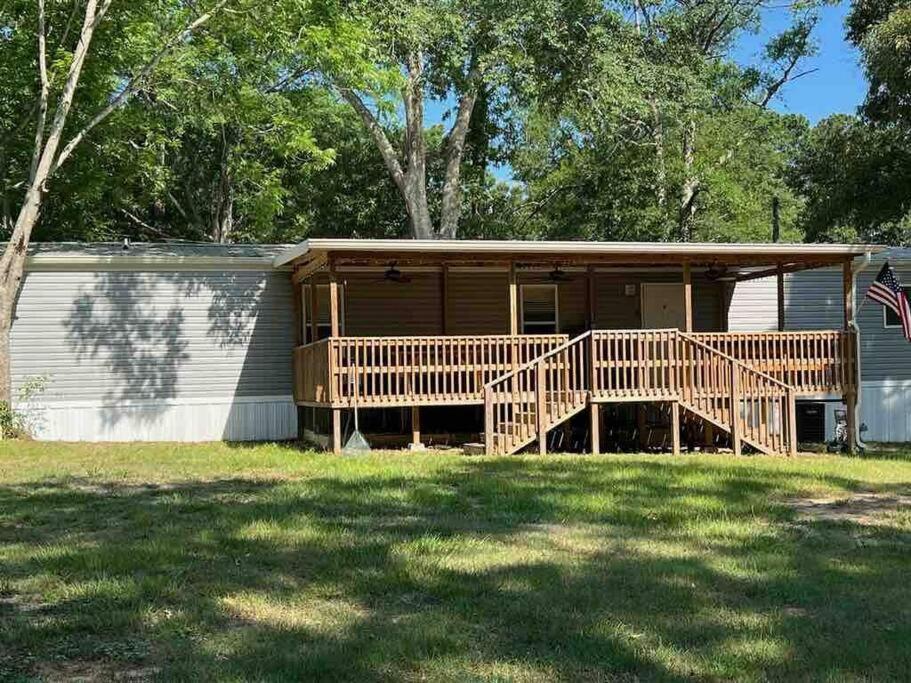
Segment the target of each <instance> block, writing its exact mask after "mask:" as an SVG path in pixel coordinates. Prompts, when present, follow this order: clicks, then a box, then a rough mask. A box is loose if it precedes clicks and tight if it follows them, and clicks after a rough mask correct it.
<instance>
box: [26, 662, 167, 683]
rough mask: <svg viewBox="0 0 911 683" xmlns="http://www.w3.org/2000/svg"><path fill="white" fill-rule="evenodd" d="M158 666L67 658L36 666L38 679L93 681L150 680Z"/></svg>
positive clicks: (81, 682) (85, 682)
mask: <svg viewBox="0 0 911 683" xmlns="http://www.w3.org/2000/svg"><path fill="white" fill-rule="evenodd" d="M158 671H159V670H158V667H153V666H136V665H132V666H131V665H129V664H125V663H122V662H110V661H85V660H69V661H61V662H48V663H43V664H41V665H40V666H39V667H38V672H37V673H38V677H39V680H44V681H74V682H75V681H79V682H80V683H95V682H96V681H98V682H104V683H110V682H111V681H133V682H137V681H150V680H152V679H153V678H155V676H156V675H157V674H158Z"/></svg>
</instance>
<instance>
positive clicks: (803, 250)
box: [274, 239, 887, 279]
mask: <svg viewBox="0 0 911 683" xmlns="http://www.w3.org/2000/svg"><path fill="white" fill-rule="evenodd" d="M886 248H887V247H884V246H879V245H864V244H781V243H777V244H774V243H769V244H716V243H660V242H576V241H573V242H543V241H542V242H533V241H518V240H515V241H503V240H360V239H312V240H307V241H305V242H301V243H300V244H298V245H295V246H293V247H290V248H288V249H286V250H284V251H283V252H281V253H280V254H278V255H277V256H276V257H275V260H274V265H275V266H276V267H280V266H285V265H288V264H294V265H295V267H296V268H298V269H299V270H303V271H309V272H314V271H316V270H319V269H321V268H322V267H324V266H326V265H327V264H328V263H330V262H331V263H332V264H333V265H337V266H338V265H352V266H354V265H356V266H370V265H388V264H389V263H390V262H393V261H395V262H397V263H399V264H405V265H411V266H443V265H504V266H505V265H508V264H512V263H515V264H517V265H521V266H551V267H552V266H555V265H590V266H604V267H625V268H629V267H635V268H648V267H662V266H664V267H667V266H673V265H683V264H684V263H688V264H690V265H691V266H696V267H699V266H703V267H712V266H725V267H729V268H732V269H734V272H732V273H730V275H731V276H733V277H737V278H739V279H743V278H748V277H760V276H764V275H767V274H771V273H766V272H765V271H766V270H767V269H770V268H776V269H777V268H779V267H781V268H782V269H783V270H784V271H795V270H804V269H808V268H821V267H825V266H831V265H835V264H839V263H844V262H845V261H850V260H851V259H854V258H856V257H858V256H863V255H864V254H868V253H869V254H874V253H878V252H880V251H884V250H885V249H886Z"/></svg>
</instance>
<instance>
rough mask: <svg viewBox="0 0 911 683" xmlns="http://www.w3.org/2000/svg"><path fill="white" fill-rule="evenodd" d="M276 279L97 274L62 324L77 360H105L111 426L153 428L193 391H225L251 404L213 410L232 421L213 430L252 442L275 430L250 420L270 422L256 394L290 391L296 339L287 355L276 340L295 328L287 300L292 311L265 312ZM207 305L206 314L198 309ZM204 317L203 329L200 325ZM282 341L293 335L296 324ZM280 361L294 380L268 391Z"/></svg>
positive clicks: (220, 394) (213, 415) (217, 417)
mask: <svg viewBox="0 0 911 683" xmlns="http://www.w3.org/2000/svg"><path fill="white" fill-rule="evenodd" d="M268 278H269V274H268V273H265V272H263V273H251V272H244V271H241V272H218V273H194V272H164V273H135V272H126V273H125V272H99V273H96V274H95V282H94V284H93V285H92V286H91V287H86V288H84V289H83V290H82V291H80V292H79V293H78V296H77V297H76V298H75V300H74V301H73V302H72V305H71V307H70V311H69V315H68V316H67V317H66V319H65V321H64V326H65V329H66V342H67V344H68V345H69V346H70V348H71V349H72V350H73V351H74V353H75V356H76V359H77V361H78V362H81V361H83V360H84V359H97V360H98V361H100V363H101V365H102V366H103V368H104V371H105V372H106V375H107V376H106V377H104V378H103V380H102V381H101V385H102V387H103V388H102V389H101V391H102V393H101V395H100V396H99V397H98V398H99V399H100V402H101V403H103V404H104V405H105V410H104V411H103V417H102V421H103V426H104V427H113V426H115V425H117V424H119V423H121V422H122V421H123V420H125V419H130V420H132V421H136V422H137V425H141V426H143V427H148V426H149V425H154V424H155V423H156V422H159V421H160V420H161V419H162V415H163V413H164V412H165V411H167V410H169V409H171V410H173V408H172V407H169V403H170V402H173V401H175V400H177V401H179V400H180V399H181V398H186V397H187V395H188V393H190V394H193V395H194V397H195V398H197V399H198V398H200V397H203V398H206V397H209V396H210V397H212V398H213V399H214V398H216V394H217V398H219V399H221V400H222V402H223V399H224V398H225V397H226V396H227V397H230V398H231V399H232V400H236V399H237V397H238V396H246V397H247V398H248V400H247V401H246V402H243V403H240V404H238V403H234V404H232V405H231V407H230V408H228V409H227V410H226V411H219V410H215V409H213V410H210V411H207V413H206V414H208V415H210V417H209V418H208V419H212V420H213V421H215V422H216V423H217V422H223V423H224V424H223V425H222V426H220V427H219V426H217V424H213V425H210V426H209V429H210V430H211V429H213V428H214V429H215V430H216V433H221V435H222V436H223V437H224V438H244V435H245V434H246V433H247V432H248V431H249V432H251V433H253V434H260V435H262V436H261V438H267V437H268V434H266V432H268V431H269V430H268V429H265V428H262V429H260V428H258V427H257V425H256V424H251V421H252V422H253V423H255V422H256V421H258V419H266V420H267V421H268V420H269V419H271V418H269V417H268V416H265V417H264V415H263V413H262V411H257V410H256V409H255V405H254V404H253V403H252V402H251V401H250V400H249V397H251V396H257V395H261V394H263V393H265V394H269V395H275V394H276V393H278V394H283V393H288V394H290V341H289V348H288V353H287V354H281V358H277V355H278V354H276V353H274V349H275V348H276V347H275V345H274V342H275V339H276V332H277V331H278V330H279V329H280V325H281V324H283V323H284V324H287V325H290V317H291V308H290V297H288V299H289V300H288V302H287V306H284V307H283V309H282V310H283V311H287V313H284V312H282V314H281V315H282V316H283V317H278V316H272V317H273V318H277V320H276V319H272V320H267V321H265V322H264V320H263V317H264V316H262V315H260V313H261V310H260V309H261V302H262V299H263V293H264V291H265V290H266V285H267V282H268ZM279 299H280V302H279V303H280V304H283V303H285V302H284V298H283V297H279ZM206 303H208V306H207V308H206V309H205V313H202V311H200V310H195V308H196V307H201V306H205V304H206ZM275 310H276V312H278V311H279V307H276V309H275ZM203 315H204V316H205V321H206V324H205V326H201V325H200V324H199V323H200V322H201V318H202V316H203ZM285 321H286V322H285ZM264 325H265V326H268V327H269V328H270V329H269V330H264V329H263V327H264ZM200 328H202V329H200ZM282 336H287V337H288V338H289V339H290V328H289V330H288V332H286V334H285V335H282ZM278 338H281V336H280V337H278ZM270 342H271V344H270ZM270 352H271V353H270ZM238 355H239V356H241V358H239V359H236V360H234V359H232V357H236V356H238ZM282 364H284V366H285V369H284V371H285V373H286V374H287V375H288V377H287V380H286V381H285V382H283V383H282V385H283V386H281V387H275V386H270V385H275V381H274V378H275V371H276V370H279V371H281V369H282V367H281V366H282ZM235 372H236V373H238V374H237V375H236V376H235V375H234V373H235ZM269 375H272V377H271V379H270V377H269ZM233 422H239V423H240V424H237V425H233V424H232V423H233ZM285 431H287V430H285ZM161 438H168V435H166V434H162V436H161ZM171 438H175V437H171ZM248 438H251V437H248Z"/></svg>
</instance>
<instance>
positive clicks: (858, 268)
mask: <svg viewBox="0 0 911 683" xmlns="http://www.w3.org/2000/svg"><path fill="white" fill-rule="evenodd" d="M872 260H873V254H872V252H870V251H866V252H864V257H863V260H862V261H861V262H860V263H853V264H851V292H852V293H853V296H854V304H855V307H854V320H852V321H851V328H852V329H853V330H854V343H855V349H854V358H855V359H856V361H855V362H856V363H857V396H856V397H855V400H854V442H855V443H856V444H857V447H858V448H861V449H863V450H866V449H867V444H866V443H864V441H863V439H862V438H861V436H860V434H861V432H860V427H861V423H860V408H861V401H862V400H863V399H862V397H863V393H864V392H863V382H862V380H861V353H860V326H859V325H858V324H857V316H858V315H859V314H860V308H861V307H863V305H864V303H865V302H866V297H865V298H864V300H863V301H862V302H861V304H860V306H859V307H858V306H857V274H858V273H860V272H862V271H863V270H865V269H866V268H867V267H868V266H869V265H870V262H871V261H872Z"/></svg>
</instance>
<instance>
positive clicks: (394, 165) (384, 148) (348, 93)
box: [337, 86, 405, 192]
mask: <svg viewBox="0 0 911 683" xmlns="http://www.w3.org/2000/svg"><path fill="white" fill-rule="evenodd" d="M337 90H338V92H339V94H340V95H341V96H342V98H343V99H344V100H345V101H346V102H347V103H348V104H350V105H351V106H352V107H353V108H354V111H355V112H357V115H358V116H360V118H361V121H362V122H363V123H364V126H366V127H367V130H368V131H369V132H370V134H371V135H372V136H373V139H374V141H376V146H377V147H378V148H379V150H380V155H381V156H382V157H383V162H384V163H385V164H386V169H387V170H388V171H389V175H391V176H392V180H393V182H395V184H396V187H398V188H399V190H400V191H402V192H404V191H405V173H404V171H402V165H401V164H400V163H399V158H398V155H397V154H396V152H395V149H394V148H393V147H392V143H390V142H389V138H388V137H386V132H385V131H384V130H383V127H382V126H381V125H380V124H379V121H377V120H376V117H375V116H374V115H373V112H371V111H370V109H368V108H367V105H365V104H364V102H363V100H361V98H360V97H359V96H358V94H357V93H356V92H354V91H353V90H352V89H351V88H348V87H346V86H338V87H337Z"/></svg>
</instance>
